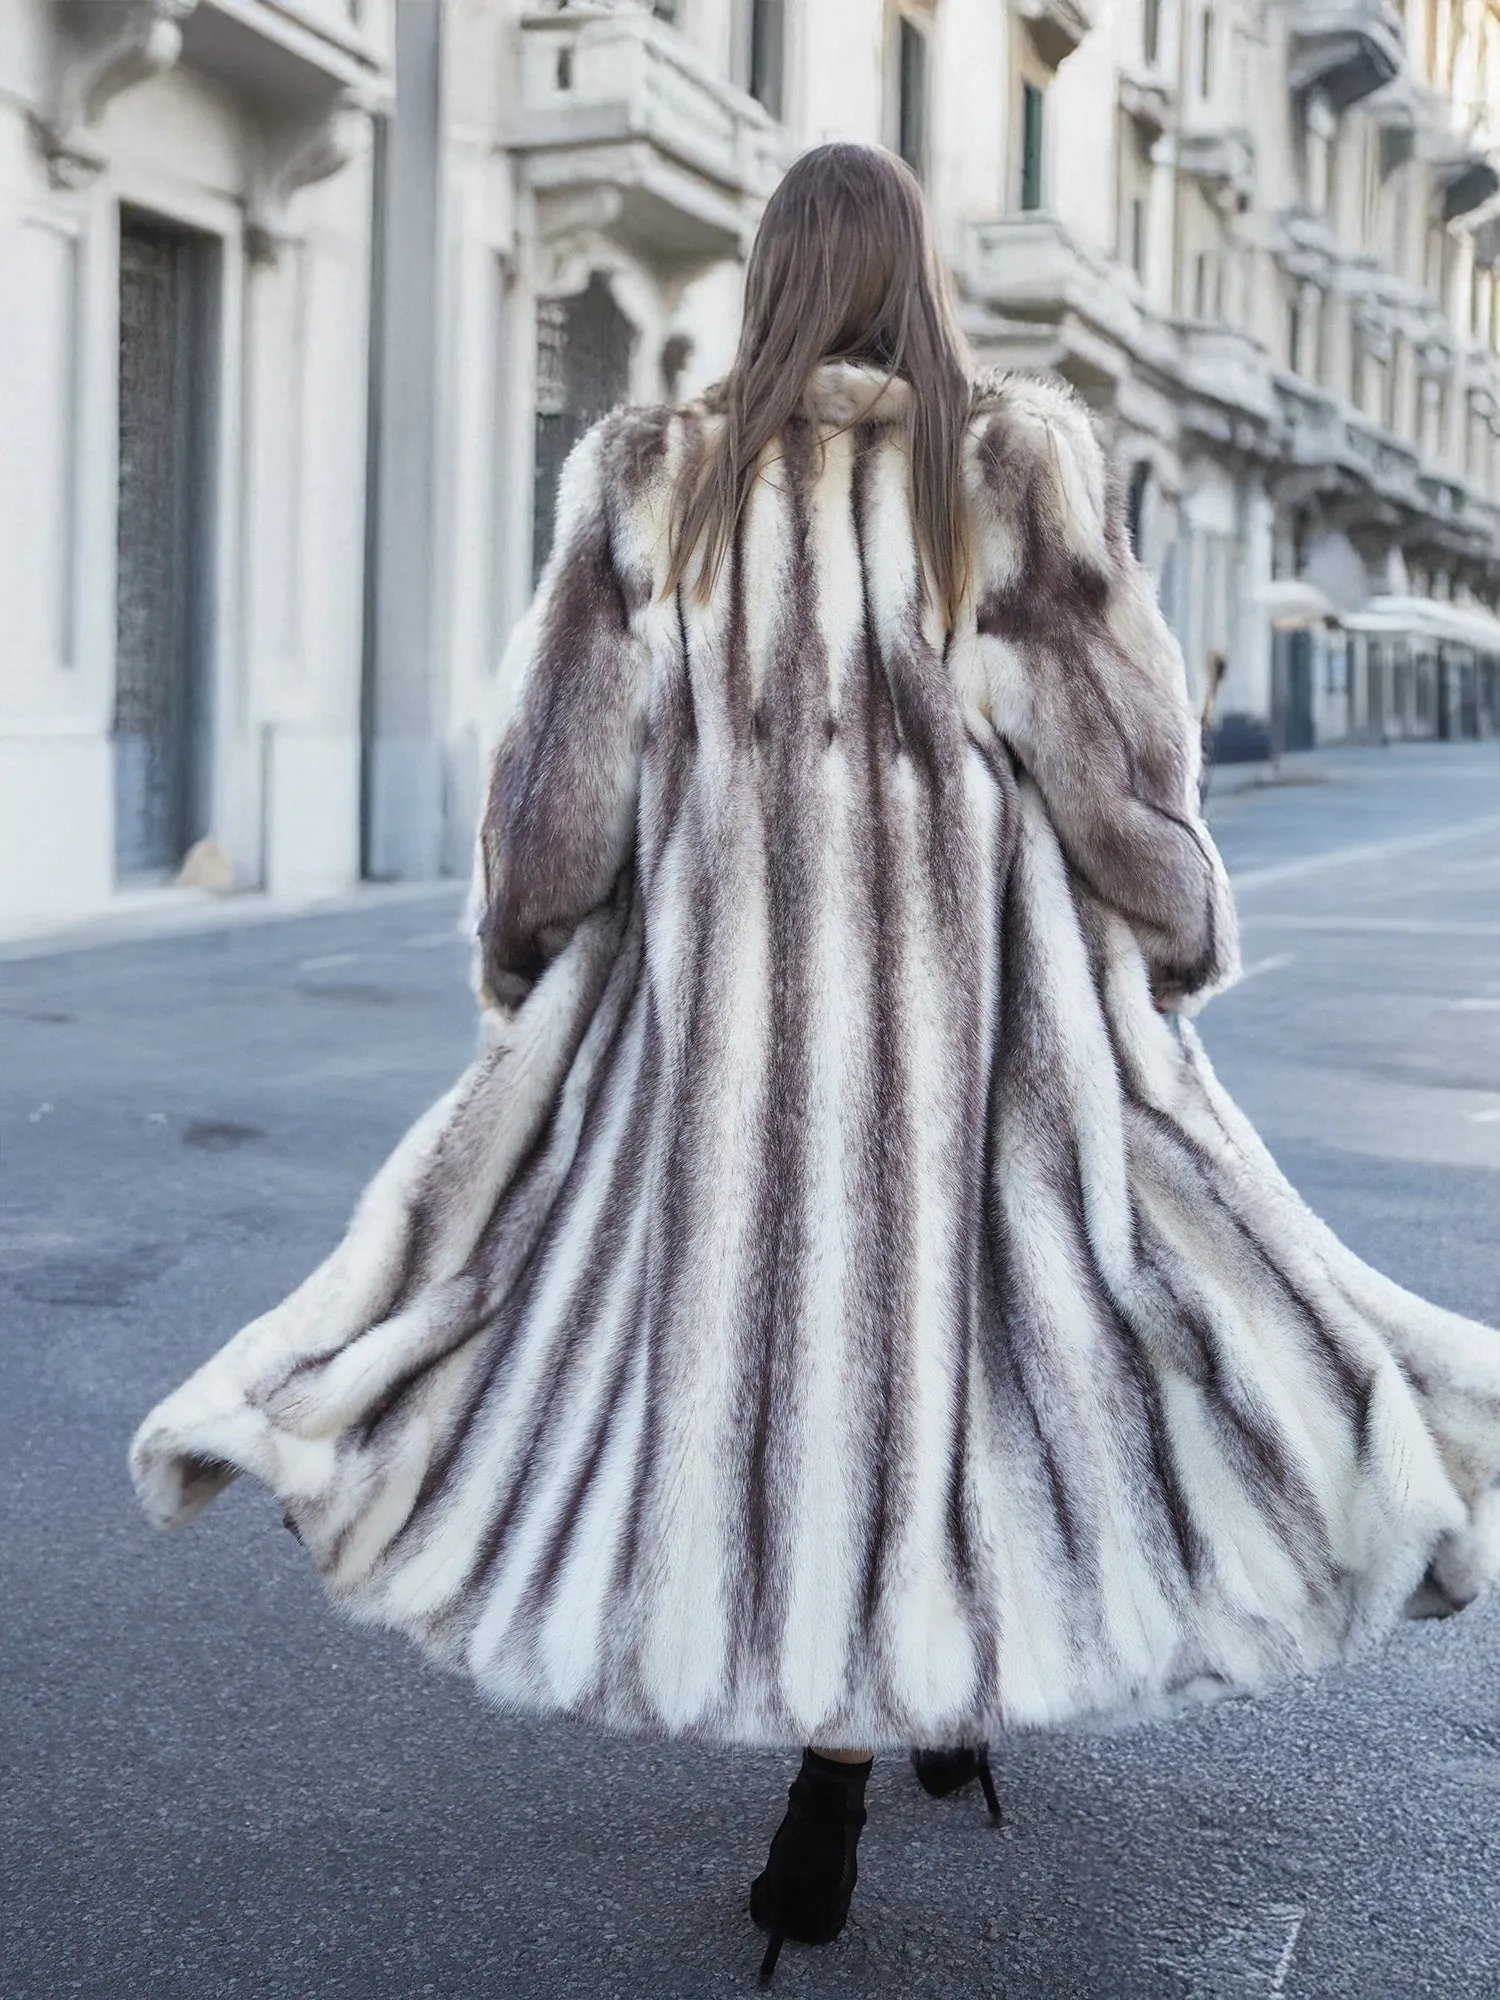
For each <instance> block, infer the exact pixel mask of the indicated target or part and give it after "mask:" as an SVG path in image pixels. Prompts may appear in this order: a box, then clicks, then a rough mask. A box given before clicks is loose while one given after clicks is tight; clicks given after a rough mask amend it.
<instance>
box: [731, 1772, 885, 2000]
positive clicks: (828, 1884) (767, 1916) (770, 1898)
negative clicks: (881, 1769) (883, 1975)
mask: <svg viewBox="0 0 1500 2000" xmlns="http://www.w3.org/2000/svg"><path fill="white" fill-rule="evenodd" d="M872 1761H873V1760H872ZM869 1775H870V1765H869V1764H868V1763H866V1764H843V1763H838V1762H835V1761H833V1760H832V1759H829V1758H823V1757H819V1756H818V1755H817V1753H816V1752H815V1751H812V1750H809V1751H807V1752H805V1754H804V1755H803V1759H802V1768H801V1770H800V1771H799V1772H798V1773H797V1776H796V1777H795V1779H793V1781H792V1785H791V1789H790V1790H789V1791H788V1793H787V1810H786V1818H785V1819H784V1820H783V1821H782V1822H781V1825H780V1826H779V1827H778V1828H777V1829H776V1834H775V1838H774V1839H773V1840H772V1842H771V1852H770V1855H769V1857H768V1858H767V1861H766V1865H765V1867H764V1868H763V1869H762V1870H761V1872H760V1874H759V1875H757V1876H756V1878H755V1880H754V1881H753V1882H752V1883H751V1884H750V1915H751V1917H752V1918H753V1919H754V1921H755V1922H756V1923H757V1924H758V1925H759V1926H760V1928H761V1929H762V1930H764V1931H767V1932H769V1933H770V1937H769V1942H768V1943H767V1945H766V1952H765V1957H764V1958H763V1959H762V1960H761V1964H760V1983H761V1985H762V1986H769V1985H770V1983H771V1979H772V1976H773V1974H774V1973H775V1971H776V1961H777V1960H778V1959H779V1958H780V1956H781V1948H782V1946H783V1945H784V1944H785V1943H786V1941H787V1939H788V1938H795V1939H796V1941H797V1942H798V1943H799V1944H831V1943H832V1942H833V1940H834V1939H835V1938H836V1937H837V1936H838V1934H839V1932H840V1931H841V1930H842V1929H843V1928H844V1924H845V1921H846V1920H847V1918H848V1915H849V1904H850V1901H851V1899H852V1898H853V1895H854V1885H855V1883H856V1881H857V1880H858V1879H859V1864H858V1861H857V1859H856V1850H857V1848H858V1846H859V1836H860V1831H861V1829H862V1828H863V1826H864V1823H865V1780H866V1778H868V1777H869Z"/></svg>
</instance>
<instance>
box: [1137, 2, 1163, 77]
mask: <svg viewBox="0 0 1500 2000" xmlns="http://www.w3.org/2000/svg"><path fill="white" fill-rule="evenodd" d="M1141 46H1142V51H1143V53H1144V55H1145V58H1146V61H1147V63H1148V64H1150V65H1151V66H1153V67H1154V66H1155V64H1156V62H1157V60H1158V58H1159V57H1160V55H1161V0H1146V4H1145V8H1144V11H1143V13H1142V15H1141Z"/></svg>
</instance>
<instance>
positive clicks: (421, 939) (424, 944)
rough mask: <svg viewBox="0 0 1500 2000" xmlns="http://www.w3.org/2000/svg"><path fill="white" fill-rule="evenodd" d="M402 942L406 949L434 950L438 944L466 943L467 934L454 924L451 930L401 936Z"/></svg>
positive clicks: (467, 940) (467, 941) (468, 940)
mask: <svg viewBox="0 0 1500 2000" xmlns="http://www.w3.org/2000/svg"><path fill="white" fill-rule="evenodd" d="M401 942H402V944H404V945H405V947H406V949H407V950H408V951H436V950H437V948H438V946H439V945H448V944H465V945H466V944H468V943H469V942H470V939H469V937H468V934H467V933H466V932H465V931H463V930H461V929H460V928H459V926H458V925H457V924H455V925H454V926H453V928H452V930H451V931H422V932H420V933H419V934H418V935H417V936H416V937H409V938H403V939H402V940H401Z"/></svg>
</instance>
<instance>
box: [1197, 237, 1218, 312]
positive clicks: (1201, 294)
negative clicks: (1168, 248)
mask: <svg viewBox="0 0 1500 2000" xmlns="http://www.w3.org/2000/svg"><path fill="white" fill-rule="evenodd" d="M1212 284H1214V260H1212V258H1210V254H1208V252H1206V250H1200V252H1198V256H1196V258H1194V260H1192V316H1194V320H1206V318H1208V316H1210V314H1212V310H1214V294H1212Z"/></svg>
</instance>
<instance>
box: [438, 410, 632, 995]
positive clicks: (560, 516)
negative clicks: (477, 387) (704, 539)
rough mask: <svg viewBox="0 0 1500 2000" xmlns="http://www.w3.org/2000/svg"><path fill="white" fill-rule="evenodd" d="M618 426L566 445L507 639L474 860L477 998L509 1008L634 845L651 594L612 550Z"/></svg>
mask: <svg viewBox="0 0 1500 2000" xmlns="http://www.w3.org/2000/svg"><path fill="white" fill-rule="evenodd" d="M615 429H616V425H615V424H614V423H612V422H610V421H609V420H606V422H605V423H603V424H600V425H597V426H596V427H595V428H594V429H593V430H591V431H590V432H589V433H588V434H587V436H586V437H584V438H583V439H582V440H581V441H580V442H579V443H578V445H577V446H576V447H575V448H574V450H573V452H572V453H571V455H570V456H569V459H568V462H567V464H566V466H565V467H564V470H563V476H562V482H561V486H560V488H559V493H558V507H557V528H556V533H555V536H554V540H553V545H552V552H551V555H550V557H549V559H548V562H547V565H546V568H545V570H544V572H543V575H542V579H541V582H540V585H539V587H538V590H537V593H536V597H535V600H534V601H533V603H532V606H531V609H530V610H529V611H528V613H527V614H526V616H525V618H524V619H523V620H522V622H521V624H520V626H519V627H518V628H517V630H516V633H515V636H514V637H513V639H512V641H511V644H510V647H509V648H508V649H507V656H506V661H505V664H504V668H503V678H504V679H505V681H506V683H507V685H509V686H510V687H512V688H514V689H515V690H516V696H515V700H516V706H515V710H514V713H513V715H512V717H511V720H510V722H509V725H508V726H507V728H506V730H505V732H504V734H503V735H502V737H501V740H500V743H499V746H498V748H497V750H496V752H495V756H494V759H493V762H492V764H491V769H490V779H489V790H488V796H487V799H486V803H485V809H484V817H483V820H482V822H481V825H480V829H479V843H478V855H477V867H476V876H477V880H476V899H477V903H478V909H477V910H476V912H475V915H476V918H477V932H478V939H479V952H480V968H479V985H480V996H481V999H482V1000H483V1001H484V1003H485V1004H486V1006H490V1007H500V1008H511V1007H514V1006H517V1005H518V1004H519V1003H520V1002H521V1001H522V1000H523V999H524V998H525V997H526V995H527V994H528V993H529V992H530V991H531V989H532V988H533V987H534V986H535V984H536V982H537V980H538V978H539V977H540V976H541V974H542V973H543V972H544V971H545V970H546V967H547V966H548V964H549V963H550V962H551V961H552V960H553V959H554V958H555V957H556V956H557V954H558V952H559V951H560V950H561V948H562V947H563V945H564V944H566V943H567V941H568V939H569V938H570V937H571V936H572V935H573V933H574V931H575V930H576V928H577V926H578V924H579V923H580V922H581V921H582V919H583V918H584V917H586V916H587V915H588V914H589V913H590V912H591V911H592V910H595V909H597V908H598V907H599V906H600V905H601V904H602V903H604V902H606V901H607V900H608V898H609V896H610V894H611V892H612V891H613V889H614V887H615V884H616V882H617V881H618V879H619V877H620V874H621V871H622V870H623V869H624V868H625V867H626V865H627V863H628V861H629V858H630V854H631V849H632V845H633V830H634V825H635V806H636V791H637V785H638V780H639V770H640V739H641V731H642V726H643V718H644V713H645V703H646V691H647V685H648V674H649V658H648V653H647V648H646V646H645V644H644V642H643V641H642V640H641V638H640V637H639V635H638V634H637V633H636V632H635V630H634V629H633V628H632V614H633V612H634V610H635V609H636V608H637V607H638V601H639V600H640V599H641V598H642V597H643V596H647V595H649V584H648V583H647V582H645V581H644V580H642V579H640V578H639V577H638V576H637V575H636V574H635V573H634V572H633V571H632V569H631V567H630V565H629V564H628V563H626V562H625V561H624V560H623V558H622V556H621V553H620V547H621V529H620V523H619V521H618V520H617V518H616V514H615V508H616V505H617V500H618V496H617V493H616V491H615V488H614V487H613V485H612V483H611V481H610V479H609V477H608V474H607V470H606V467H607V462H608V459H609V455H610V448H611V444H612V442H613V437H614V431H615Z"/></svg>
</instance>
